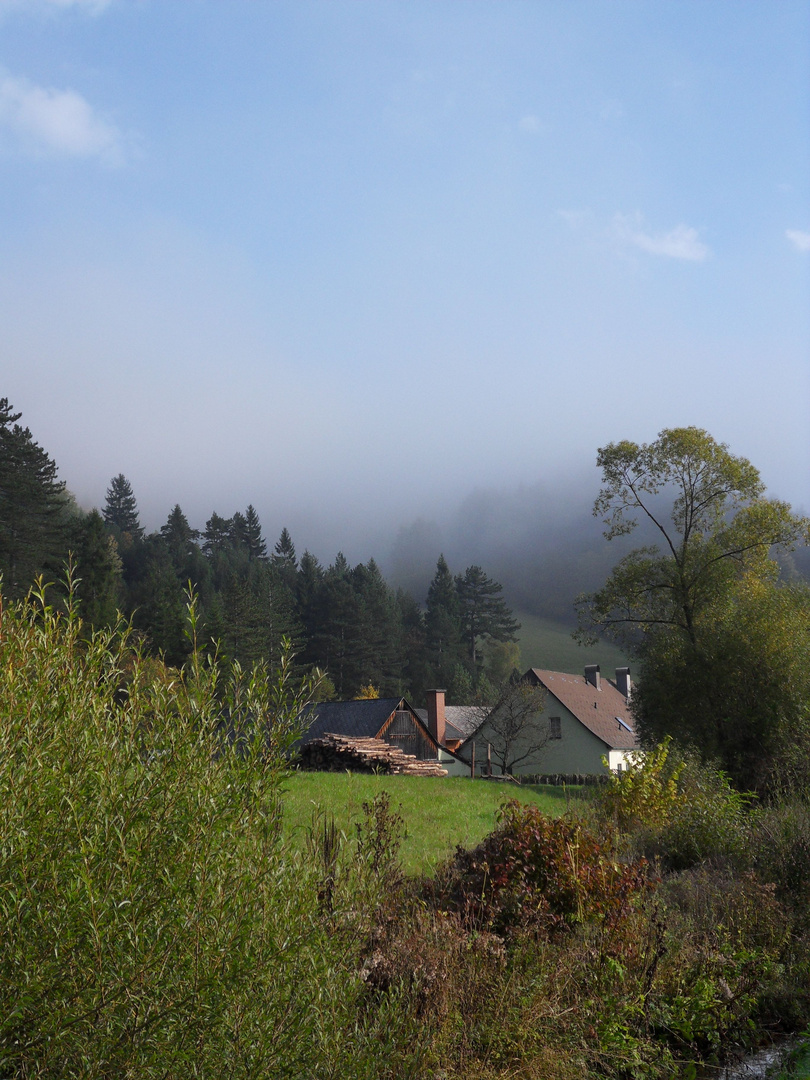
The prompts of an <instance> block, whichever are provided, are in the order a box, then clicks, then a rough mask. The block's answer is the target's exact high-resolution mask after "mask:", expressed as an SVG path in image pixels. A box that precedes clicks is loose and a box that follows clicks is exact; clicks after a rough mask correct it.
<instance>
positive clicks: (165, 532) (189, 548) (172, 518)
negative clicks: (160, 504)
mask: <svg viewBox="0 0 810 1080" xmlns="http://www.w3.org/2000/svg"><path fill="white" fill-rule="evenodd" d="M160 535H161V536H162V537H163V539H164V540H165V541H166V546H167V547H168V549H169V554H170V555H171V557H172V562H173V563H174V564H175V566H182V565H183V564H184V563H185V561H186V560H187V559H188V558H189V556H190V555H193V554H194V552H195V551H196V550H197V541H198V540H199V538H200V533H199V530H198V529H192V527H191V526H190V525H189V523H188V518H187V517H186V515H185V514H184V513H183V511H182V510H181V509H180V504H179V503H176V504H175V507H174V509H173V510H172V511H171V513H170V514H169V516H168V518H167V519H166V524H165V525H161V527H160Z"/></svg>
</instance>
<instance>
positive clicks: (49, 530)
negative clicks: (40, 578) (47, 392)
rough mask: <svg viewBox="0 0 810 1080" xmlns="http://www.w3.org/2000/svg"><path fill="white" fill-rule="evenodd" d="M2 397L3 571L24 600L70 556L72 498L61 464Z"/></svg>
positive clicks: (7, 587)
mask: <svg viewBox="0 0 810 1080" xmlns="http://www.w3.org/2000/svg"><path fill="white" fill-rule="evenodd" d="M21 415H22V414H21V413H15V412H13V411H12V409H11V406H10V405H9V402H8V398H0V572H2V574H3V578H4V583H3V588H4V591H5V593H6V594H7V595H10V596H14V597H17V596H22V595H24V594H25V593H26V592H27V591H28V588H29V587H30V586H31V584H32V583H33V581H34V578H35V577H36V576H37V574H40V573H46V574H49V575H55V574H56V573H57V572H58V569H59V566H60V563H61V562H62V561H63V560H64V558H65V556H66V554H67V521H66V507H67V502H68V500H67V496H66V494H65V485H64V482H62V481H60V480H57V467H56V463H55V462H54V461H53V460H52V459H51V458H50V457H49V456H48V455H47V454H46V453H45V451H44V450H43V449H42V447H41V446H39V444H38V443H36V442H35V441H34V438H33V436H32V435H31V432H30V431H29V429H28V428H23V427H21V426H20V425H19V424H18V423H17V421H18V420H19V419H20V416H21Z"/></svg>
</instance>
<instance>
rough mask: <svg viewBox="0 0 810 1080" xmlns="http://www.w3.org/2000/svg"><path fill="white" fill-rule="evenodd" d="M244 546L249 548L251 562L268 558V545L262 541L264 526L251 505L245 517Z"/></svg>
mask: <svg viewBox="0 0 810 1080" xmlns="http://www.w3.org/2000/svg"><path fill="white" fill-rule="evenodd" d="M244 523H245V526H244V541H243V543H244V545H245V547H246V548H247V553H248V558H249V559H250V561H251V562H253V561H254V560H255V559H266V558H267V544H266V543H265V542H264V540H263V539H262V526H261V523H260V521H259V515H258V514H257V513H256V511H255V510H254V508H253V504H252V503H251V504H250V506H248V508H247V510H246V511H245V515H244Z"/></svg>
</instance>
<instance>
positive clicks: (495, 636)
mask: <svg viewBox="0 0 810 1080" xmlns="http://www.w3.org/2000/svg"><path fill="white" fill-rule="evenodd" d="M456 591H457V594H458V611H459V619H460V622H461V627H462V632H463V635H464V641H465V645H466V650H467V659H468V661H469V664H470V670H471V671H472V672H473V673H474V675H475V674H476V673H477V670H478V664H479V660H480V656H479V651H478V644H479V642H480V641H481V639H487V640H492V641H516V640H517V631H518V630H519V629H520V623H519V622H517V621H516V620H515V619H514V618H513V616H512V612H511V611H510V609H509V608H508V607H507V605H506V601H505V600H504V599H503V597H502V596H501V595H500V594H501V593H502V592H503V586H501V585H499V584H498V582H497V581H493V580H492V578H488V577H487V575H486V574H485V573H484V571H483V570H482V569H481V567H480V566H468V567H467V569H466V570H465V571H464V575H463V576H462V575H461V574H459V575H458V576H457V577H456Z"/></svg>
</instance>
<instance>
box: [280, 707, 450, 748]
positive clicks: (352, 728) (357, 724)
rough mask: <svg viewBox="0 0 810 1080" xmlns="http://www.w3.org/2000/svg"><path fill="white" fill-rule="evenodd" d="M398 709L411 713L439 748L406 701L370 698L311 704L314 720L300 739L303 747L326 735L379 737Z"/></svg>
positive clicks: (308, 712)
mask: <svg viewBox="0 0 810 1080" xmlns="http://www.w3.org/2000/svg"><path fill="white" fill-rule="evenodd" d="M398 709H401V710H404V711H405V712H408V713H410V714H411V716H412V717H413V719H414V723H415V724H416V725H420V726H421V727H423V728H424V731H423V732H422V734H423V735H424V736H425V738H426V739H427V740H428V741H429V742H430V743H432V744H433V745H434V746H435V745H436V744H435V742H434V740H433V737H432V736H431V734H430V732H429V731H428V729H427V726H426V725H424V724H423V723H422V721H421V720H420V719H419V717H418V716H417V715H416V712H415V711H414V709H412V708H411V706H410V705H409V704H408V702H407V701H406V700H405V698H370V699H365V700H363V701H324V702H321V703H320V704H319V705H310V706H308V708H307V709H306V710H305V713H306V715H309V716H311V717H312V720H311V722H310V725H309V728H308V729H307V730H306V731H305V732H304V734H303V736H302V737H301V742H300V745H302V746H303V745H305V744H306V743H308V742H310V741H311V740H312V739H321V738H323V736H324V735H326V734H327V732H328V733H329V734H331V735H350V736H354V737H361V738H366V739H374V738H377V736H378V735H379V733H380V732H381V731H382V729H383V727H385V724H386V721H387V720H388V719H389V718H390V716H391V715H392V714H393V713H395V712H396V711H397V710H398Z"/></svg>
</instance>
